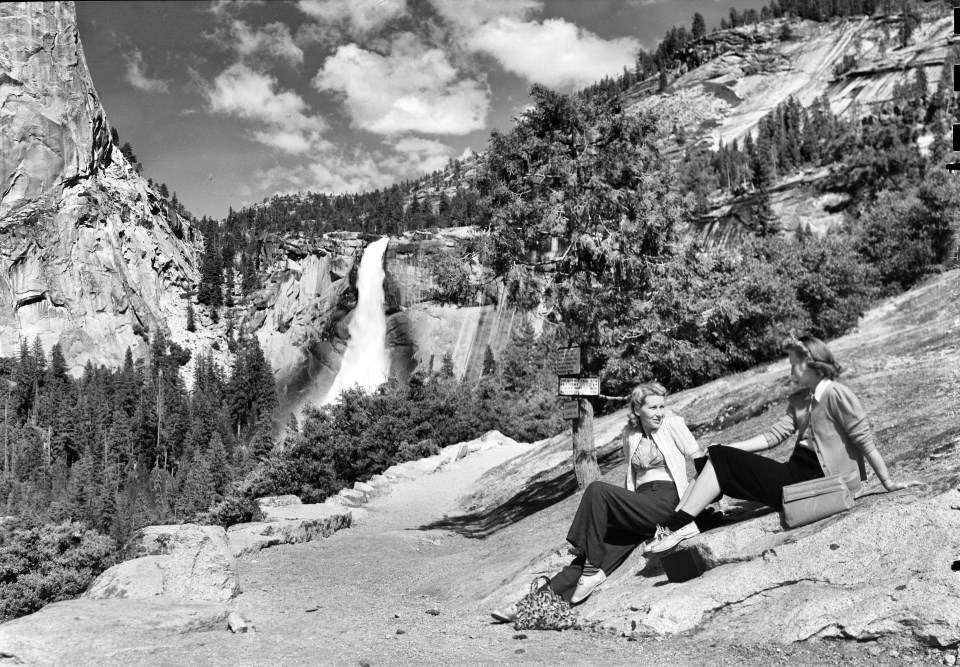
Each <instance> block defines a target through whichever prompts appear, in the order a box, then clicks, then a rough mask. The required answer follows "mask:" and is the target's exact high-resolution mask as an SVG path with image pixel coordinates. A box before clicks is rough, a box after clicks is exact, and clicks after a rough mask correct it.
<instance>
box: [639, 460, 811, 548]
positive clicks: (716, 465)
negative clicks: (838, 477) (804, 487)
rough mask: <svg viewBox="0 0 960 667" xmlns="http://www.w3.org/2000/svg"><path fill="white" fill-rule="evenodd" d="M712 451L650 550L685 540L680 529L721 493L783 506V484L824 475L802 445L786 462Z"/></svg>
mask: <svg viewBox="0 0 960 667" xmlns="http://www.w3.org/2000/svg"><path fill="white" fill-rule="evenodd" d="M709 452H710V463H709V464H708V465H707V466H705V467H704V469H703V472H701V473H700V476H699V477H698V478H697V480H696V482H694V484H693V486H694V488H693V490H691V491H690V493H689V494H685V495H686V500H685V501H684V502H683V503H682V504H681V505H680V507H678V509H677V511H676V512H674V513H673V514H671V515H670V517H668V518H667V520H666V521H665V522H664V524H663V526H664V528H667V529H668V533H667V534H665V535H664V536H663V539H662V540H658V541H657V543H656V544H651V545H650V547H649V549H650V551H652V552H654V553H656V552H661V551H666V550H668V549H672V548H673V547H674V546H675V545H676V544H677V543H678V542H679V541H680V540H681V539H683V538H682V537H680V538H678V536H677V535H676V533H677V531H678V530H680V529H681V528H683V527H684V526H686V525H687V524H689V523H690V522H691V521H692V520H693V519H694V518H695V517H696V515H697V514H699V513H700V512H702V511H703V509H704V508H705V507H706V506H707V505H709V504H710V503H711V502H713V500H714V499H715V498H716V497H717V495H719V494H720V493H724V494H726V495H728V496H730V497H732V498H740V499H742V500H752V501H754V502H759V503H763V504H764V505H768V506H770V507H774V508H777V509H779V508H780V507H781V506H782V505H783V487H785V486H787V485H789V484H796V483H798V482H805V481H807V480H809V479H813V478H815V477H822V476H823V471H822V470H821V469H820V464H819V462H818V461H817V457H816V455H815V454H814V453H813V452H811V451H809V450H805V449H801V448H799V447H798V448H797V449H796V450H794V453H793V455H792V456H791V457H790V460H789V461H788V462H786V463H779V462H777V461H774V460H773V459H770V458H767V457H766V456H761V455H760V454H754V453H753V452H745V451H743V450H741V449H736V448H734V447H724V446H723V445H714V446H713V447H711V448H710V450H709Z"/></svg>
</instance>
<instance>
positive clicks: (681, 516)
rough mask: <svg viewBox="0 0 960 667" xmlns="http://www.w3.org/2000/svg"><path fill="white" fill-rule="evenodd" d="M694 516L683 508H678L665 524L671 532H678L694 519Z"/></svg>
mask: <svg viewBox="0 0 960 667" xmlns="http://www.w3.org/2000/svg"><path fill="white" fill-rule="evenodd" d="M694 518H695V517H694V516H693V515H690V514H687V513H686V512H684V511H683V510H677V511H676V512H674V513H673V514H671V515H670V517H669V518H668V519H667V522H666V523H665V524H663V527H664V528H669V529H670V532H676V531H678V530H680V529H681V528H683V527H684V526H686V525H687V524H688V523H690V522H692V521H693V520H694Z"/></svg>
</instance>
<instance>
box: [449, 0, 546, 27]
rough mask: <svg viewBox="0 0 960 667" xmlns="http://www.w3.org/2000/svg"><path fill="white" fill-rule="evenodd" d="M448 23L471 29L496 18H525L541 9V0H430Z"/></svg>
mask: <svg viewBox="0 0 960 667" xmlns="http://www.w3.org/2000/svg"><path fill="white" fill-rule="evenodd" d="M430 4H431V5H433V7H434V9H436V10H437V12H438V13H439V14H440V15H441V16H443V18H445V19H446V20H447V21H448V22H449V23H451V24H452V25H455V26H457V27H459V28H461V29H463V30H466V31H471V30H475V29H476V28H479V27H480V26H481V25H483V24H484V23H487V22H489V21H492V20H494V19H497V18H501V17H506V18H513V19H518V20H520V19H526V18H529V17H530V16H531V15H532V14H535V13H538V12H540V11H542V10H543V2H542V0H430Z"/></svg>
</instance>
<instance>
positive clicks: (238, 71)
mask: <svg viewBox="0 0 960 667" xmlns="http://www.w3.org/2000/svg"><path fill="white" fill-rule="evenodd" d="M205 92H206V97H207V108H208V109H209V110H210V111H211V112H213V113H220V114H224V115H227V116H233V117H235V118H240V119H243V120H248V121H252V122H254V123H257V124H258V125H259V126H260V127H258V129H256V130H255V131H253V133H252V136H253V138H254V139H255V140H257V141H259V142H260V143H263V144H265V145H267V146H272V147H273V148H277V149H280V150H282V151H285V152H287V153H294V154H298V153H305V152H307V151H310V150H314V149H317V148H324V147H326V146H327V142H326V140H324V139H323V137H322V133H323V131H324V130H325V129H326V123H325V122H324V120H323V118H321V117H319V116H313V115H310V113H309V108H308V107H307V104H306V102H304V101H303V99H302V98H301V97H300V96H299V95H297V94H296V93H294V92H292V91H278V90H277V80H276V79H275V78H274V77H272V76H269V75H267V74H262V73H260V72H257V71H255V70H253V69H251V68H249V67H248V66H246V65H244V64H241V63H235V64H234V65H231V66H230V67H229V68H227V69H226V70H225V71H224V72H222V73H221V74H220V75H219V76H217V78H216V79H214V80H213V85H212V86H209V87H208V88H207V90H206V91H205Z"/></svg>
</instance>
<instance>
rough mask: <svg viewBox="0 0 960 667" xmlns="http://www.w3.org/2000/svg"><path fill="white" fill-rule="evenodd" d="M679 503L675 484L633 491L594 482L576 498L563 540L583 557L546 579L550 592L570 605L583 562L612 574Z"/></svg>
mask: <svg viewBox="0 0 960 667" xmlns="http://www.w3.org/2000/svg"><path fill="white" fill-rule="evenodd" d="M679 502H680V498H679V496H678V495H677V487H676V485H674V483H673V482H649V483H647V484H643V485H641V486H640V487H638V488H637V490H636V491H628V490H627V489H625V488H623V487H622V486H615V485H613V484H609V483H607V482H592V483H591V484H590V485H589V486H587V488H586V490H585V491H584V492H583V497H582V498H580V506H579V507H578V508H577V513H576V515H575V516H574V517H573V523H572V524H570V530H569V532H568V533H567V541H568V542H570V543H571V544H572V545H573V546H575V547H577V548H578V549H580V551H581V555H580V556H578V557H577V558H575V559H574V561H573V562H572V563H570V564H569V565H567V566H566V567H564V568H563V569H562V570H560V572H558V573H557V574H556V575H555V576H554V577H553V578H552V579H551V580H550V583H549V585H550V587H551V588H552V589H553V592H554V593H556V594H557V595H559V596H560V597H562V598H563V599H564V600H566V601H567V602H569V601H570V598H571V597H573V592H574V590H575V589H576V588H577V581H578V580H579V579H580V575H581V574H582V573H583V564H584V561H585V560H589V561H590V563H591V564H592V565H596V566H597V567H599V568H600V569H601V570H603V571H604V573H605V574H607V575H609V574H611V573H612V572H613V571H614V570H616V569H617V568H618V567H620V566H621V565H622V564H623V561H625V560H626V559H627V557H628V556H629V555H630V554H631V553H632V552H633V550H634V549H636V548H637V546H638V545H639V544H640V543H641V542H644V541H645V540H647V539H649V538H650V537H653V533H654V532H655V531H656V528H657V525H658V524H661V523H663V522H664V520H665V519H666V518H667V517H668V516H670V513H671V512H673V510H674V509H675V508H676V506H677V503H679Z"/></svg>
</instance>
